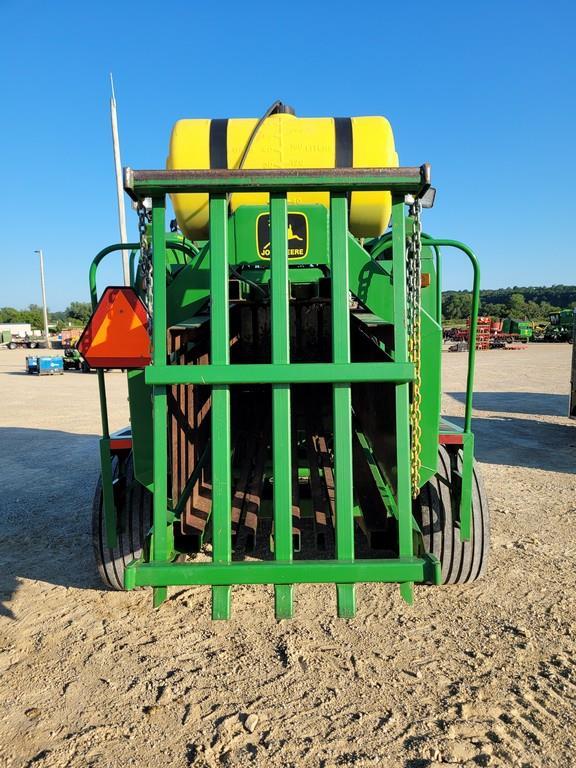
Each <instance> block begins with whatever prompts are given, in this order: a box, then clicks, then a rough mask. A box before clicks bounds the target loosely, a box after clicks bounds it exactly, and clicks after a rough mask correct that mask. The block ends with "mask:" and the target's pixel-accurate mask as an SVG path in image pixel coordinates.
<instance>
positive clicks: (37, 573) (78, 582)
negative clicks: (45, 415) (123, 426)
mask: <svg viewBox="0 0 576 768" xmlns="http://www.w3.org/2000/svg"><path fill="white" fill-rule="evenodd" d="M97 440H98V438H97V437H96V435H77V434H72V433H69V432H60V431H56V430H45V429H23V428H0V456H2V461H1V462H0V487H1V488H2V492H1V493H0V562H1V563H2V568H1V569H0V616H9V617H12V618H14V616H13V613H12V610H11V609H10V602H11V600H12V597H13V595H14V593H15V592H16V591H17V589H18V587H19V580H20V579H22V578H24V579H33V580H38V581H41V582H46V583H48V584H54V585H58V586H64V587H75V588H79V589H100V588H101V583H100V580H99V577H98V572H97V570H96V565H95V563H94V559H93V556H92V534H91V513H92V497H93V494H94V489H95V486H96V480H97V477H98V474H99V471H100V467H99V453H98V442H97Z"/></svg>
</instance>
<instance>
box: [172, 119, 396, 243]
mask: <svg viewBox="0 0 576 768" xmlns="http://www.w3.org/2000/svg"><path fill="white" fill-rule="evenodd" d="M257 123H258V120H257V119H256V118H254V119H252V118H249V119H230V120H204V119H199V120H179V121H178V122H177V123H176V125H175V126H174V128H173V130H172V136H171V138H170V151H169V155H168V160H167V168H169V169H174V170H176V169H194V170H208V169H210V168H229V169H234V168H238V167H239V164H240V161H241V159H242V156H243V155H244V153H245V150H246V147H247V145H248V142H249V141H250V137H251V135H252V133H253V131H254V129H255V127H256V125H257ZM397 166H398V155H397V154H396V150H395V148H394V136H393V134H392V129H391V127H390V123H389V122H388V120H386V118H384V117H352V118H332V117H319V118H308V117H304V118H300V117H296V116H295V115H292V114H289V113H280V114H272V115H270V116H269V117H267V118H266V119H265V120H264V122H263V123H262V124H261V125H260V127H259V129H258V131H257V132H256V134H255V136H254V139H253V141H252V143H251V145H250V148H249V150H248V152H247V153H246V155H245V157H244V161H243V163H242V168H244V169H254V168H258V169H274V168H280V169H281V168H336V167H353V168H386V167H397ZM172 203H173V205H174V210H175V213H176V218H177V221H178V224H179V225H180V227H181V229H182V231H183V232H184V234H185V235H186V236H187V237H189V238H191V239H192V240H202V239H206V238H207V236H208V195H207V194H177V195H172ZM267 203H268V195H267V194H266V193H262V192H253V193H252V192H250V193H235V194H233V195H232V196H231V200H230V205H231V209H232V211H235V210H236V209H237V208H238V207H239V206H241V205H265V204H267ZM288 203H289V204H291V205H294V204H298V205H302V204H313V203H317V204H318V203H319V204H322V205H326V206H327V205H329V196H328V194H327V193H325V192H291V193H290V194H289V195H288ZM390 213H391V199H390V194H389V193H388V192H353V193H352V195H351V200H350V231H351V232H352V233H353V234H354V235H356V236H357V237H375V236H378V235H381V234H382V233H383V232H384V230H385V229H386V227H387V226H388V223H389V220H390Z"/></svg>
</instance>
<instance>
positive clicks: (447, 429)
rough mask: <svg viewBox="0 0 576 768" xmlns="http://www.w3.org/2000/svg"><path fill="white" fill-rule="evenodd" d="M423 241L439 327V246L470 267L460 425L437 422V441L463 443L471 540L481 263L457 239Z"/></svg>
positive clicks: (465, 534)
mask: <svg viewBox="0 0 576 768" xmlns="http://www.w3.org/2000/svg"><path fill="white" fill-rule="evenodd" d="M422 244H423V245H426V246H429V247H431V248H432V249H433V250H434V254H435V257H436V322H437V323H438V325H439V326H442V256H441V251H440V249H441V248H454V249H456V250H458V251H460V252H461V253H463V254H464V255H465V256H466V257H467V258H468V260H469V262H470V264H471V266H472V306H471V309H470V338H469V339H468V367H467V371H466V398H465V405H464V423H463V426H462V427H459V426H458V425H457V424H453V423H452V422H451V421H448V419H445V418H442V419H441V421H440V430H439V442H440V443H441V444H442V445H460V446H462V472H461V474H462V493H461V496H460V505H459V514H460V517H459V522H460V540H461V541H470V538H471V535H472V475H473V471H474V433H473V432H472V404H473V398H474V371H475V367H476V336H477V331H478V311H479V307H480V264H479V262H478V259H477V257H476V254H475V253H474V251H473V250H472V249H471V248H470V247H469V246H467V245H466V244H465V243H461V242H460V241H459V240H449V239H445V238H435V237H431V236H430V235H427V234H426V233H422ZM392 245H393V242H392V239H391V238H390V237H389V236H388V235H385V236H384V238H383V239H382V242H381V243H378V246H377V249H376V252H375V253H373V254H372V258H376V257H377V256H380V255H381V254H382V253H383V252H385V251H388V250H389V249H390V248H392Z"/></svg>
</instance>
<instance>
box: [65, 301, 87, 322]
mask: <svg viewBox="0 0 576 768" xmlns="http://www.w3.org/2000/svg"><path fill="white" fill-rule="evenodd" d="M91 314H92V305H91V304H90V302H88V301H71V302H70V304H69V306H68V307H66V310H65V315H66V317H67V318H69V319H70V320H77V321H78V322H79V323H82V325H86V323H87V322H88V320H89V319H90V315H91Z"/></svg>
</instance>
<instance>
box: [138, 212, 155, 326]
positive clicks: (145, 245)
mask: <svg viewBox="0 0 576 768" xmlns="http://www.w3.org/2000/svg"><path fill="white" fill-rule="evenodd" d="M137 211H138V232H139V234H140V273H141V275H142V292H143V294H144V299H145V302H146V305H147V307H148V311H149V312H150V313H151V311H152V253H151V247H150V242H149V240H148V222H149V220H150V218H149V213H148V210H147V208H146V206H145V205H144V203H143V202H142V201H139V202H138V208H137Z"/></svg>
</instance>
